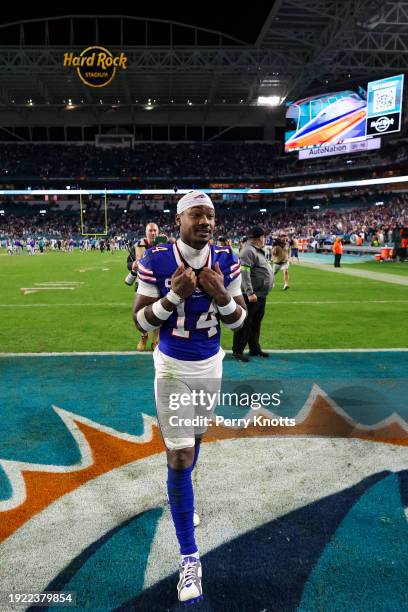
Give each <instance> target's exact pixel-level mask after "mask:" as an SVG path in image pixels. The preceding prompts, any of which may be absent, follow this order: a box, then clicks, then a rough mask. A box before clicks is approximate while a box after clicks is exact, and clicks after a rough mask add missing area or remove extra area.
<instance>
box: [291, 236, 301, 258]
mask: <svg viewBox="0 0 408 612" xmlns="http://www.w3.org/2000/svg"><path fill="white" fill-rule="evenodd" d="M289 244H290V261H291V262H292V263H293V260H294V259H297V262H298V263H300V259H299V241H298V239H297V237H296V236H295V235H293V236H292V238H291V239H290V243H289Z"/></svg>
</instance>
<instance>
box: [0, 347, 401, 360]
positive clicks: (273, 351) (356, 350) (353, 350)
mask: <svg viewBox="0 0 408 612" xmlns="http://www.w3.org/2000/svg"><path fill="white" fill-rule="evenodd" d="M262 350H263V351H264V352H265V353H271V354H273V355H274V354H277V355H286V354H292V353H293V354H296V353H393V352H395V351H398V352H399V353H407V352H408V348H400V347H395V348H337V349H262ZM224 351H225V353H227V354H231V353H232V351H231V350H229V349H224ZM81 355H84V356H88V355H90V356H92V355H95V356H98V355H133V356H139V357H152V352H151V351H145V352H143V353H142V352H138V351H83V352H77V353H76V352H61V353H0V358H1V357H80V356H81Z"/></svg>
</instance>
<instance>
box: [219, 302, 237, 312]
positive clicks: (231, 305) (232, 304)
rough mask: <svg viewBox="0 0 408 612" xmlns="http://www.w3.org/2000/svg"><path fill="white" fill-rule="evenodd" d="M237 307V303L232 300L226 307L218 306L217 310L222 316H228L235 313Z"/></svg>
mask: <svg viewBox="0 0 408 612" xmlns="http://www.w3.org/2000/svg"><path fill="white" fill-rule="evenodd" d="M236 307H237V303H236V301H235V300H234V298H231V299H230V301H229V302H228V304H225V306H219V305H218V304H217V310H218V312H219V313H220V314H222V315H224V316H227V315H230V314H232V313H233V312H235V310H236Z"/></svg>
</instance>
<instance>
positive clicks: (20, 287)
mask: <svg viewBox="0 0 408 612" xmlns="http://www.w3.org/2000/svg"><path fill="white" fill-rule="evenodd" d="M125 261H126V254H125V253H124V252H114V253H103V254H101V253H100V252H90V253H80V252H75V253H74V254H69V253H46V254H44V255H35V256H33V257H29V256H28V255H26V254H24V255H14V256H12V257H8V256H6V255H5V254H4V251H3V253H0V316H1V323H0V352H2V353H5V352H14V353H22V352H62V351H69V352H72V351H133V350H135V348H136V344H137V340H138V333H137V331H136V330H135V328H134V325H133V321H132V318H131V306H132V302H133V296H134V290H133V288H130V287H127V286H126V285H125V284H124V282H123V279H124V277H125V276H126V273H127V269H126V263H125ZM353 266H354V264H353ZM356 266H357V267H358V268H359V269H360V268H362V269H366V270H371V271H378V272H382V273H384V272H387V273H390V274H394V273H395V274H399V275H406V274H407V271H408V268H407V266H405V265H404V264H399V263H384V264H377V263H376V262H372V263H371V262H369V263H366V264H356ZM407 306H408V286H403V285H397V284H392V283H384V282H381V281H377V280H371V279H365V278H358V277H353V276H348V275H345V274H335V273H332V272H326V271H321V270H318V269H313V268H311V267H306V266H302V265H293V266H291V268H290V290H289V291H285V292H283V291H282V277H281V276H278V281H277V285H276V287H275V289H274V290H273V291H272V292H271V293H270V294H269V297H268V301H267V309H266V315H265V319H264V322H263V327H262V336H261V342H262V346H263V348H265V349H330V348H404V347H407V346H408V325H407ZM231 340H232V338H231V333H230V332H229V331H228V330H225V329H223V331H222V344H223V347H224V348H225V349H230V348H231Z"/></svg>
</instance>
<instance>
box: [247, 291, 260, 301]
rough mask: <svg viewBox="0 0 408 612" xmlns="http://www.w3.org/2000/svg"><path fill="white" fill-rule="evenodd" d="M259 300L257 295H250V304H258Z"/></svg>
mask: <svg viewBox="0 0 408 612" xmlns="http://www.w3.org/2000/svg"><path fill="white" fill-rule="evenodd" d="M257 301H258V298H257V296H256V295H255V293H252V294H251V295H248V302H257Z"/></svg>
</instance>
